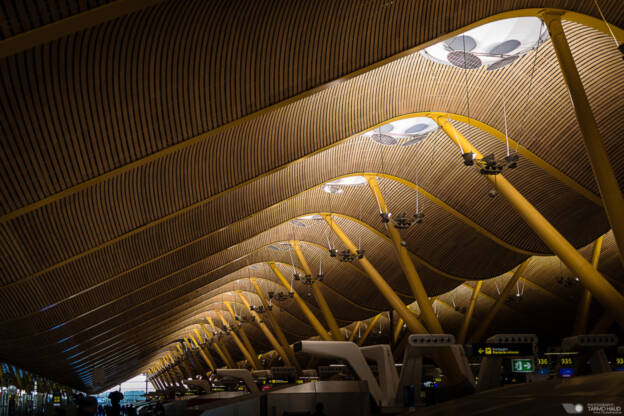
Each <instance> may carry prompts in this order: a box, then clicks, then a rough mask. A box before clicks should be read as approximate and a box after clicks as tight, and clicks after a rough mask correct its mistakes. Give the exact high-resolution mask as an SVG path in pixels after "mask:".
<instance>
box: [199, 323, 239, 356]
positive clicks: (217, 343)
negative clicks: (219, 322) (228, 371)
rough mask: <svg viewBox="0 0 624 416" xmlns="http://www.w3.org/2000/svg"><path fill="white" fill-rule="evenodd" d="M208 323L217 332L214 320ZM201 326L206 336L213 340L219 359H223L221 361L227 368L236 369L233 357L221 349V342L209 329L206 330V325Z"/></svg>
mask: <svg viewBox="0 0 624 416" xmlns="http://www.w3.org/2000/svg"><path fill="white" fill-rule="evenodd" d="M207 320H208V319H207ZM208 323H209V324H210V326H211V327H212V329H213V330H214V331H215V332H216V329H215V326H214V323H213V322H212V319H210V320H208ZM199 326H201V328H202V329H203V330H204V332H205V333H206V335H208V337H210V338H211V339H212V341H213V345H214V349H215V351H216V352H217V354H219V357H221V359H222V360H223V362H224V363H225V365H226V367H230V368H236V365H235V364H234V360H232V357H231V356H230V354H226V353H225V348H221V343H220V342H219V340H218V339H216V338H215V337H213V336H212V334H211V333H210V331H208V328H206V325H204V324H201V323H200V324H199ZM224 347H225V346H224Z"/></svg>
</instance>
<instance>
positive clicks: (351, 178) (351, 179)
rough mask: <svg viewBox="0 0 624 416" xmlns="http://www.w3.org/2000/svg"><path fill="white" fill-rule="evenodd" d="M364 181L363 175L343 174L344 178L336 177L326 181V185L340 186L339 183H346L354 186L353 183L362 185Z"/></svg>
mask: <svg viewBox="0 0 624 416" xmlns="http://www.w3.org/2000/svg"><path fill="white" fill-rule="evenodd" d="M365 183H366V178H365V177H364V176H357V175H356V176H345V177H344V178H340V179H336V180H335V181H331V182H327V185H330V186H332V185H335V186H341V185H347V186H354V185H364V184H365Z"/></svg>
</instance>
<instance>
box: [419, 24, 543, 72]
mask: <svg viewBox="0 0 624 416" xmlns="http://www.w3.org/2000/svg"><path fill="white" fill-rule="evenodd" d="M547 39H548V30H546V27H545V25H543V24H542V20H541V19H539V18H537V17H514V18H511V19H503V20H498V21H495V22H491V23H487V24H485V25H482V26H479V27H476V28H474V29H470V30H469V31H467V32H464V33H463V34H461V35H459V36H456V37H454V38H451V39H448V40H445V41H443V42H439V43H437V44H435V45H433V46H430V47H428V48H427V49H425V50H423V51H422V52H421V54H422V55H423V56H425V57H427V58H428V59H430V60H432V61H435V62H438V63H441V64H444V65H454V66H458V67H460V68H465V69H476V68H479V67H481V66H483V65H487V66H488V70H494V69H499V68H502V67H504V66H507V65H509V64H511V63H513V62H514V61H515V60H516V59H517V58H519V57H520V56H522V55H524V54H526V53H527V52H529V51H530V50H532V49H533V48H535V47H537V46H539V45H540V44H541V43H543V42H545V41H546V40H547ZM464 52H465V53H464Z"/></svg>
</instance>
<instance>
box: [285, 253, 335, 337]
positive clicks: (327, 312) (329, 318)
mask: <svg viewBox="0 0 624 416" xmlns="http://www.w3.org/2000/svg"><path fill="white" fill-rule="evenodd" d="M290 245H291V247H292V248H293V249H294V250H295V253H296V254H297V258H298V259H299V263H301V266H302V267H303V270H304V271H305V272H306V274H307V275H308V276H312V269H310V265H309V264H308V262H307V260H306V259H305V257H304V255H303V252H302V251H301V247H300V246H299V241H291V242H290ZM311 286H312V293H314V298H315V299H316V302H317V303H318V305H319V308H320V309H321V312H322V313H323V317H324V318H325V322H327V325H329V329H331V331H332V335H333V337H334V339H335V340H336V341H344V335H343V334H342V332H341V331H340V327H339V326H338V322H336V318H335V317H334V314H333V313H332V311H331V309H330V308H329V305H328V304H327V300H326V299H325V296H323V292H322V291H321V289H320V288H319V287H318V285H317V284H315V283H312V285H311Z"/></svg>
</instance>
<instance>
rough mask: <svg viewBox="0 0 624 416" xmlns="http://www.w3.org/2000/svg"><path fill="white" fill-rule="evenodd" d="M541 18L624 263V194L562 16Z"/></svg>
mask: <svg viewBox="0 0 624 416" xmlns="http://www.w3.org/2000/svg"><path fill="white" fill-rule="evenodd" d="M541 17H542V19H543V20H544V22H545V23H546V26H547V27H548V32H549V33H550V39H551V41H552V45H553V48H554V50H555V53H556V54H557V59H558V60H559V67H560V68H561V73H562V74H563V79H564V80H565V82H566V85H567V86H568V91H570V97H571V99H572V102H573V103H574V112H575V113H576V119H577V121H578V124H579V128H580V129H581V132H582V133H583V139H584V141H585V149H586V150H587V155H588V156H589V160H590V162H591V166H592V170H593V171H594V178H595V179H596V184H597V185H598V189H599V190H600V197H601V198H602V203H603V207H604V209H605V212H606V214H607V217H608V218H609V223H610V224H611V229H612V230H613V236H614V237H615V241H616V242H617V246H618V249H619V251H620V259H621V260H622V261H623V262H624V214H623V213H624V197H623V196H622V190H621V189H620V186H619V184H618V181H617V179H616V177H615V173H614V172H613V168H612V167H611V163H610V162H609V157H608V155H607V151H606V149H605V146H604V143H603V140H602V137H601V136H600V131H599V130H598V124H597V123H596V119H595V118H594V114H593V112H592V109H591V106H590V105H589V100H588V99H587V95H586V94H585V89H584V88H583V83H582V81H581V77H580V75H579V72H578V69H577V68H576V64H575V63H574V58H573V57H572V51H570V45H568V41H567V39H566V37H565V33H564V31H563V26H562V25H561V13H556V12H546V13H543V14H542V16H541ZM620 325H622V323H620Z"/></svg>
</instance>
